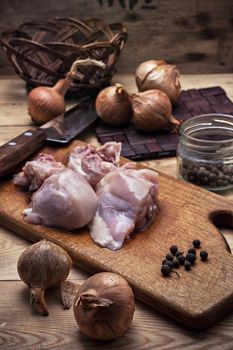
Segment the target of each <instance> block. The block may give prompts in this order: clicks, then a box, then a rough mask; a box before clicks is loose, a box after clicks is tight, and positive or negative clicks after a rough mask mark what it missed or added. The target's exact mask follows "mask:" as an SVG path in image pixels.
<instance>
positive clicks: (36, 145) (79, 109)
mask: <svg viewBox="0 0 233 350" xmlns="http://www.w3.org/2000/svg"><path fill="white" fill-rule="evenodd" d="M94 101H95V100H94V98H93V97H88V98H87V97H86V98H83V99H81V100H80V101H79V103H78V104H77V105H75V106H74V107H73V108H71V109H69V110H68V111H66V112H65V113H64V114H61V115H59V116H58V117H56V118H54V119H52V120H50V121H49V122H47V123H45V124H43V125H42V126H40V127H39V128H37V129H35V130H33V129H29V130H27V131H25V132H23V133H22V134H21V135H19V136H17V137H15V138H14V139H12V140H10V141H9V142H7V143H5V144H4V145H2V146H1V147H0V176H3V175H7V174H9V173H10V172H11V170H12V169H13V168H14V167H15V166H16V165H18V164H20V163H21V162H22V161H24V160H25V159H27V158H28V157H29V156H30V155H32V154H33V153H35V152H36V151H38V150H39V149H40V148H41V147H42V146H43V145H44V144H45V142H46V141H49V142H50V143H60V144H66V143H68V142H70V141H71V140H72V139H74V138H75V137H76V136H77V135H78V134H79V133H80V132H82V131H83V130H85V129H86V128H87V127H88V126H89V125H91V124H92V123H93V122H94V121H95V120H96V119H97V118H98V116H97V114H96V111H95V103H94Z"/></svg>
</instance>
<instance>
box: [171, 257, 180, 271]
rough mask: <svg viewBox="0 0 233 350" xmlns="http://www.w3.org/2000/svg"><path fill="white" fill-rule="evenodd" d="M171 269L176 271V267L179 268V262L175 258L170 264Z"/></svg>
mask: <svg viewBox="0 0 233 350" xmlns="http://www.w3.org/2000/svg"><path fill="white" fill-rule="evenodd" d="M172 267H174V268H175V269H177V268H178V267H180V262H179V260H178V258H175V259H174V260H173V262H172Z"/></svg>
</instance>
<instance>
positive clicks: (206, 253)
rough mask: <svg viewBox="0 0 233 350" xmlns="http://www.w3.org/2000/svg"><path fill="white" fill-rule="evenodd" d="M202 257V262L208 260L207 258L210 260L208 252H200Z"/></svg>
mask: <svg viewBox="0 0 233 350" xmlns="http://www.w3.org/2000/svg"><path fill="white" fill-rule="evenodd" d="M200 257H201V260H202V261H205V260H207V258H208V252H207V251H206V250H202V251H201V252H200Z"/></svg>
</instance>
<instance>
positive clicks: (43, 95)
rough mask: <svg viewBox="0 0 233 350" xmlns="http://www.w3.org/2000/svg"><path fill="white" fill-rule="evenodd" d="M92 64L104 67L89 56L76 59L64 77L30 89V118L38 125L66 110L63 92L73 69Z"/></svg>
mask: <svg viewBox="0 0 233 350" xmlns="http://www.w3.org/2000/svg"><path fill="white" fill-rule="evenodd" d="M90 64H92V65H93V64H94V65H96V66H99V67H100V68H104V67H105V64H104V63H103V62H101V61H96V60H93V59H90V58H87V59H84V60H76V61H75V62H74V63H73V64H72V67H71V69H70V71H69V72H68V73H67V74H66V78H65V79H60V80H58V82H57V83H56V85H54V86H53V87H47V86H38V87H36V88H34V89H32V90H31V92H30V93H29V95H28V113H29V115H30V116H31V119H32V120H33V121H34V122H35V123H36V124H38V125H41V124H43V123H46V122H48V121H49V120H51V119H53V118H55V117H56V116H58V115H60V114H63V113H64V112H65V110H66V103H65V94H66V92H67V91H68V89H69V87H70V85H71V83H72V80H73V78H74V77H75V70H76V69H77V67H78V66H85V65H90Z"/></svg>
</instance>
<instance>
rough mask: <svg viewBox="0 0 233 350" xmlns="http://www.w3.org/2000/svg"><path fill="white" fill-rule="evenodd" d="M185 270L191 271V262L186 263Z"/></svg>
mask: <svg viewBox="0 0 233 350" xmlns="http://www.w3.org/2000/svg"><path fill="white" fill-rule="evenodd" d="M184 268H185V270H187V271H189V270H191V264H190V262H189V261H185V263H184Z"/></svg>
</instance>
